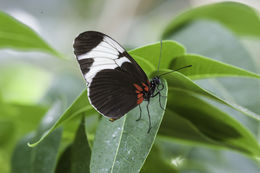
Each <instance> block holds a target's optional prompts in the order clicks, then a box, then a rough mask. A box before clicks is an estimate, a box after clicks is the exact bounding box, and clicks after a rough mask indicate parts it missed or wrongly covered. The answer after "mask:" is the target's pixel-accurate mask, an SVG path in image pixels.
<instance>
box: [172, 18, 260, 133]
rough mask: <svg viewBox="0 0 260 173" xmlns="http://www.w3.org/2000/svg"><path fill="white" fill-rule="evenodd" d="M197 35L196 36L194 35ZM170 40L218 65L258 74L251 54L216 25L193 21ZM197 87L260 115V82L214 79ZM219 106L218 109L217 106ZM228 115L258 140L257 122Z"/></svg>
mask: <svg viewBox="0 0 260 173" xmlns="http://www.w3.org/2000/svg"><path fill="white" fill-rule="evenodd" d="M194 33H197V34H194ZM171 39H174V40H177V41H178V42H180V43H182V44H183V45H185V47H186V48H187V51H188V52H189V53H196V54H200V55H203V56H205V57H211V58H214V59H216V60H218V61H221V62H225V63H228V64H232V65H235V66H237V67H241V68H243V69H247V70H250V71H253V72H256V71H257V68H256V67H257V65H258V64H257V63H256V61H254V60H252V57H251V52H248V50H247V49H246V48H245V46H244V45H243V44H242V43H241V42H240V40H239V38H237V37H236V36H235V35H234V34H233V33H232V32H231V31H229V30H227V29H226V28H225V27H223V26H222V25H221V24H219V23H217V22H214V21H205V20H203V21H194V22H192V23H191V24H189V25H187V26H186V27H184V28H182V30H180V31H178V32H176V33H175V34H173V35H172V36H171ZM196 83H197V84H198V85H199V86H201V87H203V88H205V89H207V90H208V91H211V93H215V94H216V95H218V96H219V97H221V98H223V99H225V100H228V101H230V102H232V103H236V104H239V105H242V106H243V107H246V108H247V109H250V110H253V111H254V112H257V113H259V111H260V109H259V104H260V100H259V99H258V98H259V97H260V95H259V92H258V90H259V81H258V80H255V79H249V78H237V77H234V78H214V79H203V80H198V81H196ZM216 106H218V105H216ZM221 110H225V112H229V113H230V114H231V115H232V116H235V118H236V119H238V120H239V121H240V122H241V123H243V124H244V125H245V126H246V127H247V128H248V129H250V130H251V131H252V132H253V133H254V134H255V135H256V136H258V132H259V131H258V125H257V123H258V122H257V121H255V119H251V118H249V117H245V116H243V115H242V114H239V113H236V112H234V111H232V110H231V109H229V108H227V107H221Z"/></svg>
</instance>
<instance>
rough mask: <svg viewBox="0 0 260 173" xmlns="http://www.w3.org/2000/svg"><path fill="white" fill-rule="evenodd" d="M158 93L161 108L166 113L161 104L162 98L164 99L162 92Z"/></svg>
mask: <svg viewBox="0 0 260 173" xmlns="http://www.w3.org/2000/svg"><path fill="white" fill-rule="evenodd" d="M158 93H159V103H160V107H161V109H162V110H164V111H165V109H164V108H163V106H162V103H161V97H162V95H161V92H160V91H159V92H158Z"/></svg>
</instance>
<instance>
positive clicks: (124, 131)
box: [90, 82, 167, 173]
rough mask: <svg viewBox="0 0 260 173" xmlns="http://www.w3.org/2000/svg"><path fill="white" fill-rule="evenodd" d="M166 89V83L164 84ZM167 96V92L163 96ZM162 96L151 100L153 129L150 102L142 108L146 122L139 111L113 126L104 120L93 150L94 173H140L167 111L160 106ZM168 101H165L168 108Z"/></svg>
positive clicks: (92, 169)
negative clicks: (150, 122) (149, 122)
mask: <svg viewBox="0 0 260 173" xmlns="http://www.w3.org/2000/svg"><path fill="white" fill-rule="evenodd" d="M164 85H165V86H166V83H165V82H164ZM161 94H162V95H163V96H167V88H165V89H164V90H163V91H162V93H161ZM158 99H159V98H158V96H157V97H154V98H152V99H151V100H150V104H149V111H150V115H151V121H152V129H151V131H150V133H149V134H148V133H147V130H148V127H149V126H148V115H147V111H146V105H147V102H143V103H142V104H141V109H142V119H141V120H140V121H138V122H137V121H136V119H138V117H139V114H140V110H139V108H138V107H136V108H135V109H133V110H131V111H130V112H129V113H128V114H127V115H126V116H124V117H122V118H120V119H119V120H117V121H115V122H113V123H111V122H109V121H108V119H107V118H105V117H104V118H103V119H102V120H101V122H100V124H99V126H98V129H97V133H96V136H95V140H94V146H93V149H92V156H91V162H90V171H91V172H93V173H94V172H111V173H112V172H126V173H127V172H130V173H132V172H139V171H140V169H141V168H142V165H143V163H144V161H145V159H146V157H147V155H148V154H149V152H150V150H151V147H152V145H153V142H154V140H155V137H156V134H157V131H158V129H159V126H160V123H161V121H162V118H163V114H164V111H163V110H162V108H161V107H160V105H159V102H158ZM166 99H167V97H161V103H162V106H163V107H165V104H166Z"/></svg>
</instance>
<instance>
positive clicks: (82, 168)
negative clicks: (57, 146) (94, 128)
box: [55, 116, 91, 173]
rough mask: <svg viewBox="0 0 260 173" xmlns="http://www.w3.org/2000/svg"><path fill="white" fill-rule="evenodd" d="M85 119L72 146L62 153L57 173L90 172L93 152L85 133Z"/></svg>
mask: <svg viewBox="0 0 260 173" xmlns="http://www.w3.org/2000/svg"><path fill="white" fill-rule="evenodd" d="M84 119H85V117H84V116H83V117H82V120H81V123H80V124H79V127H78V129H77V131H76V135H75V138H74V141H73V142H72V144H69V145H68V146H66V148H65V149H64V151H63V152H62V154H61V156H60V158H59V161H58V164H57V167H56V170H55V173H63V172H64V171H66V172H67V173H74V172H75V173H80V172H84V173H87V172H89V171H90V170H89V165H90V155H91V150H90V147H89V144H88V140H87V136H86V133H85V122H84Z"/></svg>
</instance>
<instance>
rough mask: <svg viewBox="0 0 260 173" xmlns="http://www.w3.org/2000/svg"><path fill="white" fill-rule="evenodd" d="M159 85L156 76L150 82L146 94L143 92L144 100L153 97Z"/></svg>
mask: <svg viewBox="0 0 260 173" xmlns="http://www.w3.org/2000/svg"><path fill="white" fill-rule="evenodd" d="M160 84H161V81H160V78H159V77H158V76H155V77H154V78H152V79H151V80H150V86H149V90H148V91H147V92H146V91H144V93H143V94H144V100H146V101H147V100H149V99H150V98H151V97H153V96H155V94H156V93H155V91H156V89H157V88H158V86H159V85H160Z"/></svg>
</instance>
